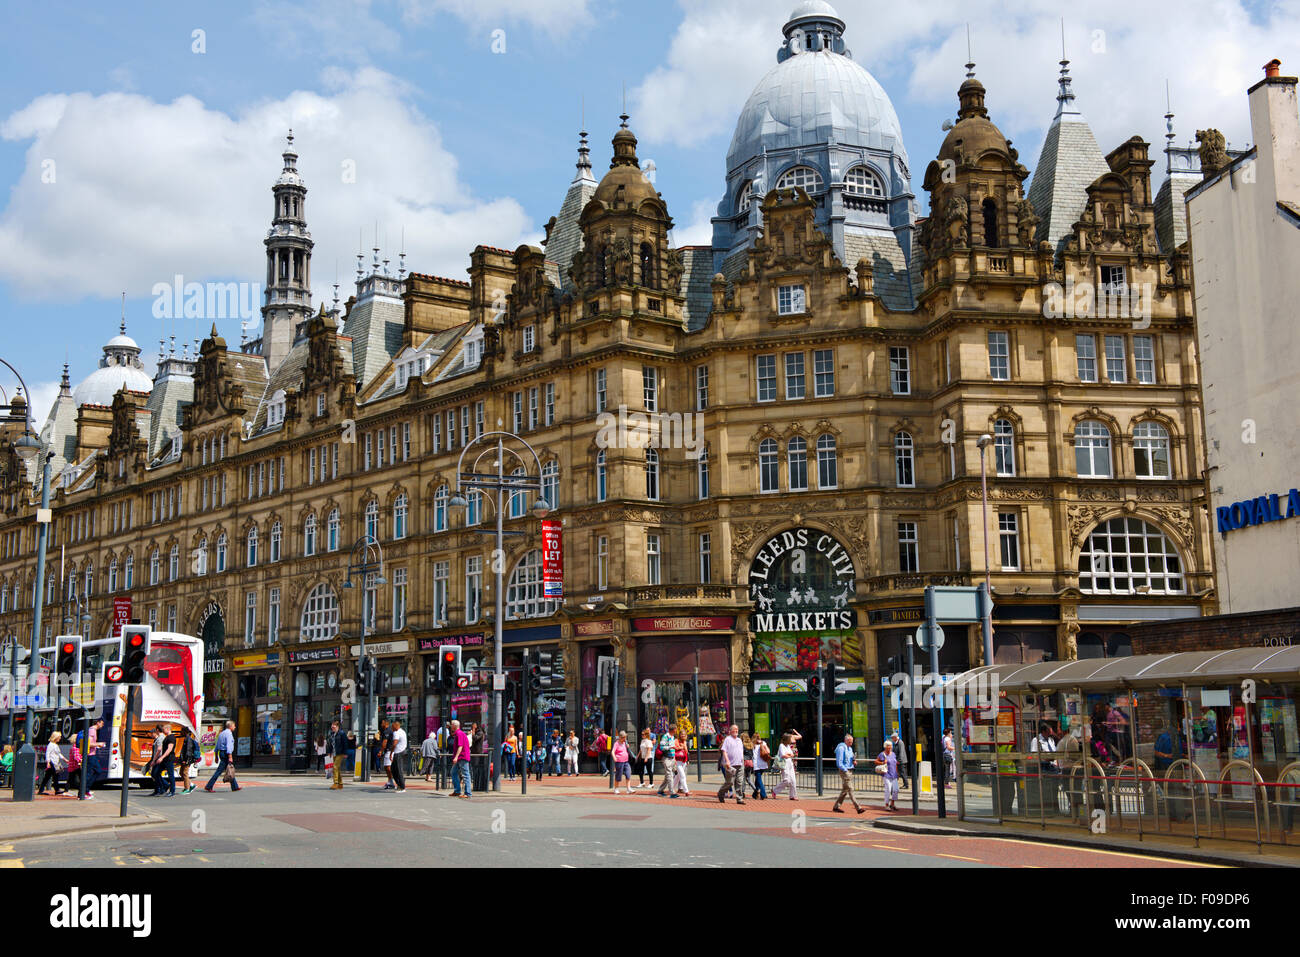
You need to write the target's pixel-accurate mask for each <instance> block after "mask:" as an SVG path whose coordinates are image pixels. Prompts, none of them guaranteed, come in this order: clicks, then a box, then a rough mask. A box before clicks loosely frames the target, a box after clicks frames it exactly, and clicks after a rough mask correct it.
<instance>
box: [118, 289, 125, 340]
mask: <svg viewBox="0 0 1300 957" xmlns="http://www.w3.org/2000/svg"><path fill="white" fill-rule="evenodd" d="M117 331H118V333H119V334H120V335H123V336H124V335H126V293H122V322H121V323H120V324H119V325H118V327H117Z"/></svg>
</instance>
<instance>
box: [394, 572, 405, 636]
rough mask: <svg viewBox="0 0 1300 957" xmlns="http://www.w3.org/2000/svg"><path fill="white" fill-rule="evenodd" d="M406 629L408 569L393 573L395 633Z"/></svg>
mask: <svg viewBox="0 0 1300 957" xmlns="http://www.w3.org/2000/svg"><path fill="white" fill-rule="evenodd" d="M405 627H406V569H405V568H399V569H397V570H396V571H395V572H393V631H401V630H402V629H403V628H405Z"/></svg>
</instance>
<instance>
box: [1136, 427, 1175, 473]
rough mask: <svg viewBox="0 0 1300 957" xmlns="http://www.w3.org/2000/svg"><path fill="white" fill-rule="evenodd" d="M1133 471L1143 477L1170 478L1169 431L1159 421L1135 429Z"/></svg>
mask: <svg viewBox="0 0 1300 957" xmlns="http://www.w3.org/2000/svg"><path fill="white" fill-rule="evenodd" d="M1133 471H1134V473H1135V474H1136V475H1137V477H1138V478H1143V479H1167V478H1169V474H1170V472H1169V433H1168V431H1166V430H1165V427H1164V426H1163V425H1161V424H1160V423H1159V422H1139V423H1138V424H1137V427H1136V428H1135V429H1133Z"/></svg>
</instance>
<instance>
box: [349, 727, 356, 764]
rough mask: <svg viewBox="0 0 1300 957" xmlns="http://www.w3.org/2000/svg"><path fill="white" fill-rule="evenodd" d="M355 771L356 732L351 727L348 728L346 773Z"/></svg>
mask: <svg viewBox="0 0 1300 957" xmlns="http://www.w3.org/2000/svg"><path fill="white" fill-rule="evenodd" d="M356 771H357V733H356V731H354V730H352V729H351V728H349V729H348V767H347V773H348V774H355V773H356Z"/></svg>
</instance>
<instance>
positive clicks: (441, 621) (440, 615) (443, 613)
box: [433, 562, 450, 627]
mask: <svg viewBox="0 0 1300 957" xmlns="http://www.w3.org/2000/svg"><path fill="white" fill-rule="evenodd" d="M449 569H450V565H449V564H448V563H447V562H434V563H433V624H434V626H435V627H440V626H442V625H445V624H447V576H448V571H449Z"/></svg>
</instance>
